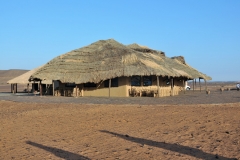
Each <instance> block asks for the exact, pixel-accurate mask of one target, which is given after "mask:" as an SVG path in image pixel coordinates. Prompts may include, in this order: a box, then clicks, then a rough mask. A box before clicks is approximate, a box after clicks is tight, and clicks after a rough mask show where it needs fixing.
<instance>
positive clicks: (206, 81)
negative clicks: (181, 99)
mask: <svg viewBox="0 0 240 160" xmlns="http://www.w3.org/2000/svg"><path fill="white" fill-rule="evenodd" d="M204 82H205V90H206V91H207V81H206V79H204Z"/></svg>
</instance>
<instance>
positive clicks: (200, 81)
mask: <svg viewBox="0 0 240 160" xmlns="http://www.w3.org/2000/svg"><path fill="white" fill-rule="evenodd" d="M199 86H200V92H202V86H201V81H200V78H199Z"/></svg>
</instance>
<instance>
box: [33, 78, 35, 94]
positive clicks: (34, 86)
mask: <svg viewBox="0 0 240 160" xmlns="http://www.w3.org/2000/svg"><path fill="white" fill-rule="evenodd" d="M34 92H35V81H33V93H34Z"/></svg>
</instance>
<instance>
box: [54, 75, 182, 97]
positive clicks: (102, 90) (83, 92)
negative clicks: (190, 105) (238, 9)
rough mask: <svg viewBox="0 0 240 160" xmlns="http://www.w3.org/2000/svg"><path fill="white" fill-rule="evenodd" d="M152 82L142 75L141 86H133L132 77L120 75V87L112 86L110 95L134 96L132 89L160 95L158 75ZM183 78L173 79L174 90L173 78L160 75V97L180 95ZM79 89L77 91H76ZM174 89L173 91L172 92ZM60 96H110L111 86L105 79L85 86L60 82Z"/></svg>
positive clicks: (141, 94)
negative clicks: (147, 81) (145, 83)
mask: <svg viewBox="0 0 240 160" xmlns="http://www.w3.org/2000/svg"><path fill="white" fill-rule="evenodd" d="M151 81H152V84H151V85H149V86H144V84H143V77H141V84H140V86H132V77H119V78H118V87H111V88H110V97H129V96H133V95H132V91H133V90H135V91H137V92H138V93H139V95H138V96H149V94H148V93H151V95H150V96H154V97H155V96H157V95H158V87H157V76H151ZM184 85H185V84H184V83H183V81H182V79H180V78H175V79H174V80H173V90H172V89H171V79H168V78H167V77H159V91H160V97H165V96H171V95H178V94H179V91H181V90H182V89H183V88H184ZM76 91H77V93H76ZM172 91H173V93H171V92H172ZM55 95H58V96H87V97H90V96H93V97H108V96H109V87H105V86H104V81H103V82H100V83H98V84H96V87H84V84H77V90H76V87H74V88H73V87H66V85H65V84H64V83H59V91H56V92H55Z"/></svg>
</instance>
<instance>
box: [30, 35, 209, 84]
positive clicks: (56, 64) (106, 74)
mask: <svg viewBox="0 0 240 160" xmlns="http://www.w3.org/2000/svg"><path fill="white" fill-rule="evenodd" d="M134 46H135V47H134ZM133 75H141V76H144V75H158V76H169V77H170V76H172V77H185V78H189V79H192V78H203V79H207V80H209V79H211V78H210V77H208V76H206V75H204V74H202V73H200V72H198V71H197V70H195V69H193V68H192V67H190V66H188V65H187V64H183V63H182V62H181V61H179V60H177V59H171V58H168V57H165V56H164V53H163V52H161V51H155V50H152V49H148V48H146V47H144V48H142V47H141V46H140V48H138V46H137V44H136V45H130V46H125V45H123V44H121V43H119V42H117V41H115V40H113V39H109V40H100V41H97V42H95V43H92V44H90V45H89V46H86V47H83V48H80V49H76V50H73V51H70V52H68V53H66V54H63V55H60V56H58V57H56V58H54V59H53V60H51V61H50V62H48V63H47V64H46V65H44V66H43V67H41V68H40V69H39V70H37V71H36V72H35V73H33V74H32V75H31V77H30V80H60V81H61V82H63V83H65V82H69V83H70V82H75V83H76V84H81V83H86V82H94V83H98V82H100V81H102V80H106V79H110V78H115V77H121V76H133Z"/></svg>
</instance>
